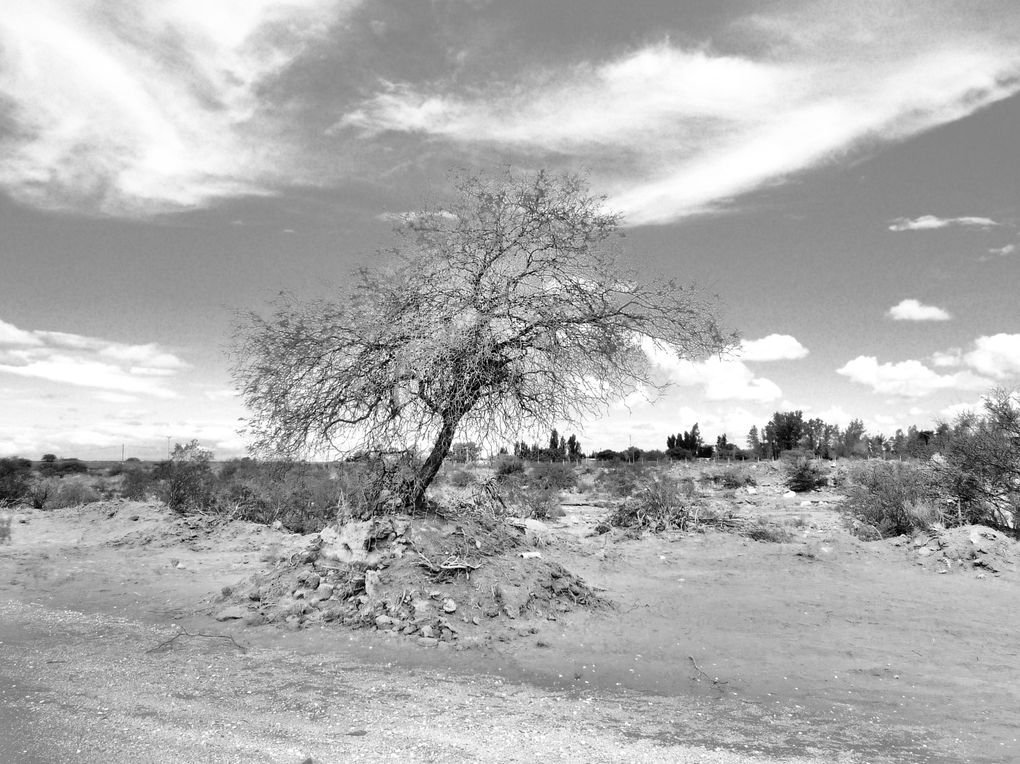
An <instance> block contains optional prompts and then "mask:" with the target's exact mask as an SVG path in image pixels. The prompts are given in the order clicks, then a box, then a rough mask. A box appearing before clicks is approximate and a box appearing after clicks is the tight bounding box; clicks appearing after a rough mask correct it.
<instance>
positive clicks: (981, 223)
mask: <svg viewBox="0 0 1020 764" xmlns="http://www.w3.org/2000/svg"><path fill="white" fill-rule="evenodd" d="M995 225H998V223H996V222H995V221H994V220H992V219H991V218H983V217H958V218H939V217H935V216H934V215H922V216H921V217H919V218H915V219H913V220H911V219H910V218H896V219H895V220H893V221H891V222H890V223H889V230H890V231H897V232H900V231H931V230H934V229H936V228H948V227H949V226H969V227H977V228H991V227H992V226H995Z"/></svg>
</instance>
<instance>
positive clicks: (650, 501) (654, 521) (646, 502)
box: [609, 476, 702, 531]
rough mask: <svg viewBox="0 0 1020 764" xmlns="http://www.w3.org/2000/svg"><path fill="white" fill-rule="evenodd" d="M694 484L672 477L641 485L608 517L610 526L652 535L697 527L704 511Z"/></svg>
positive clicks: (641, 482)
mask: <svg viewBox="0 0 1020 764" xmlns="http://www.w3.org/2000/svg"><path fill="white" fill-rule="evenodd" d="M693 488H694V484H693V482H691V481H690V480H680V479H677V478H675V477H672V476H665V477H661V478H655V477H648V478H643V479H641V480H640V481H639V483H638V484H637V486H636V487H635V490H634V491H633V493H632V494H631V496H630V497H629V498H628V499H626V500H624V502H623V503H622V504H621V505H620V506H619V507H617V509H616V510H615V511H614V512H613V513H612V514H611V515H610V516H609V523H610V525H615V526H617V527H618V528H637V529H642V530H643V529H647V530H651V531H667V530H676V531H684V530H687V529H688V528H689V527H691V526H692V525H696V524H697V523H698V518H699V513H700V511H701V509H702V506H701V504H700V502H699V501H698V500H697V499H695V498H694V490H693Z"/></svg>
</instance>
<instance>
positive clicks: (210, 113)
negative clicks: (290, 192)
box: [0, 0, 355, 214]
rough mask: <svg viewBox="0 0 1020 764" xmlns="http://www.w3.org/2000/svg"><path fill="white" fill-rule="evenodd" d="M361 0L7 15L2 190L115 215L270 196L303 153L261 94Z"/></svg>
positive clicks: (19, 8)
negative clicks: (283, 132) (274, 183)
mask: <svg viewBox="0 0 1020 764" xmlns="http://www.w3.org/2000/svg"><path fill="white" fill-rule="evenodd" d="M353 4H355V0H222V1H218V2H214V3H196V2H192V1H191V0H141V1H140V2H134V3H103V4H101V6H98V7H97V6H96V4H94V3H78V2H74V0H33V2H30V3H15V4H13V5H12V6H11V7H8V8H5V10H4V13H3V14H2V15H0V49H2V50H3V65H2V67H0V100H2V101H3V102H5V105H6V106H7V107H8V108H7V110H6V111H4V112H0V118H4V119H6V120H9V123H8V124H6V125H3V127H4V128H5V129H3V131H2V134H3V135H4V138H3V139H2V140H0V157H2V158H0V186H2V187H4V188H6V189H7V190H9V191H10V192H11V193H12V194H13V195H15V196H16V197H18V198H19V199H21V200H23V201H26V202H29V203H32V204H36V205H39V206H45V207H52V208H61V207H73V208H77V209H88V210H93V211H99V212H106V213H114V214H139V213H145V212H154V211H162V210H167V209H177V208H182V207H193V206H197V205H202V204H206V203H208V202H210V201H213V200H216V199H220V198H223V197H230V196H238V195H244V194H260V193H266V192H267V188H268V185H269V184H270V183H271V182H272V181H273V180H276V179H279V178H281V177H286V176H287V173H288V172H289V171H288V170H287V169H286V167H287V164H288V160H289V159H291V156H290V155H291V153H292V152H291V150H290V148H291V147H289V146H288V145H287V144H286V141H284V140H283V139H282V138H281V135H280V133H279V131H278V124H277V122H276V121H275V116H276V115H275V114H274V112H273V110H272V109H271V108H268V107H269V104H267V103H265V102H264V100H263V99H262V95H261V93H260V88H261V87H262V86H263V85H264V83H265V82H266V81H267V80H269V79H271V78H272V77H273V76H274V75H275V74H277V73H279V72H280V71H282V70H283V69H284V68H285V67H286V66H287V65H288V64H289V63H291V62H292V61H293V60H294V59H295V58H296V57H297V56H298V55H300V53H301V52H302V50H303V49H304V47H305V46H306V44H307V43H308V42H309V40H311V39H314V38H316V37H317V36H319V35H321V34H322V33H323V29H324V28H325V26H326V23H327V22H329V21H331V20H333V19H335V17H336V16H337V14H338V13H339V12H340V10H341V9H342V8H344V7H347V6H351V5H353Z"/></svg>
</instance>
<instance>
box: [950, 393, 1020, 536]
mask: <svg viewBox="0 0 1020 764" xmlns="http://www.w3.org/2000/svg"><path fill="white" fill-rule="evenodd" d="M939 470H940V472H941V474H942V477H943V483H944V485H945V487H946V489H947V491H948V492H949V493H950V495H951V496H952V498H953V499H954V500H955V502H956V509H957V516H956V518H955V521H956V522H958V523H984V524H987V525H992V526H995V527H998V528H1001V529H1002V530H1006V531H1010V532H1016V530H1017V519H1018V518H1017V516H1016V513H1017V511H1018V509H1017V508H1018V507H1020V397H1018V394H1017V393H1016V392H1013V393H1010V392H1007V391H1005V390H996V391H995V392H994V393H992V394H991V395H989V396H988V397H987V398H986V399H985V404H984V411H983V413H981V414H964V415H963V416H961V417H959V418H958V419H957V420H956V423H955V425H954V427H953V429H952V435H951V437H950V439H949V443H948V447H947V448H946V450H945V460H944V461H943V463H942V465H941V466H940V467H939Z"/></svg>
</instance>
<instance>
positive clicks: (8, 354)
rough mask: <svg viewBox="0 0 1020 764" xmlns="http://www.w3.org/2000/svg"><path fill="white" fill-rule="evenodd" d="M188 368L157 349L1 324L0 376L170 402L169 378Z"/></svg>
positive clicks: (156, 346)
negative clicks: (37, 380)
mask: <svg viewBox="0 0 1020 764" xmlns="http://www.w3.org/2000/svg"><path fill="white" fill-rule="evenodd" d="M187 368H188V364H186V363H185V362H184V361H182V360H181V359H180V358H178V357H177V356H176V355H174V354H173V353H171V352H169V351H167V350H165V349H163V348H161V347H159V346H158V345H156V344H145V345H129V344H125V343H121V342H113V341H110V340H104V339H100V338H97V337H86V336H83V335H80V334H68V333H65V332H50V331H27V330H23V329H19V328H18V327H16V326H14V325H12V324H9V323H7V322H5V321H3V320H0V374H13V375H15V376H20V377H30V378H35V379H45V380H49V381H51V382H60V383H63V384H67V385H73V386H76V387H90V388H96V389H98V390H101V391H104V392H105V393H106V394H108V395H150V396H155V397H158V398H173V397H176V393H174V391H173V390H171V389H170V388H168V387H167V386H166V383H167V382H168V381H169V378H170V377H172V376H174V375H176V374H178V373H179V372H181V371H183V370H184V369H187Z"/></svg>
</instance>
